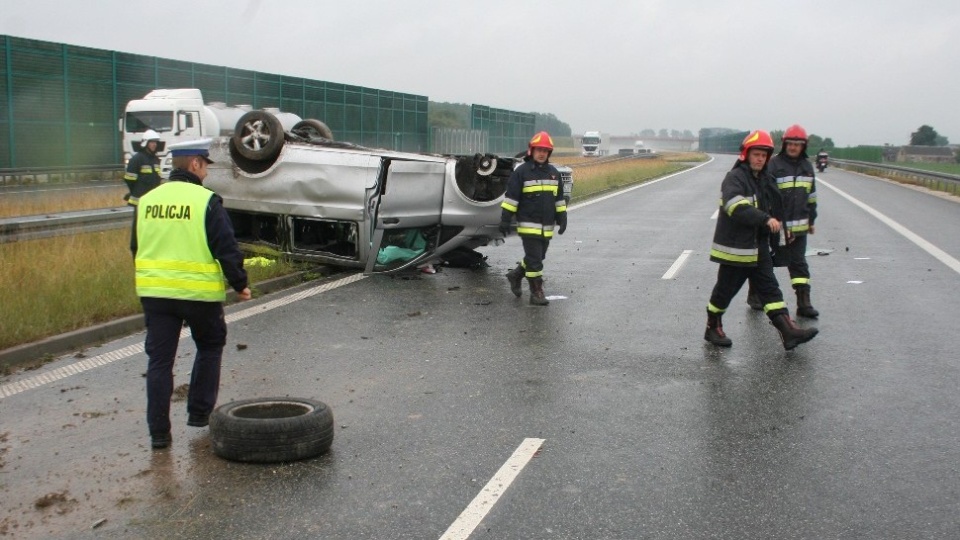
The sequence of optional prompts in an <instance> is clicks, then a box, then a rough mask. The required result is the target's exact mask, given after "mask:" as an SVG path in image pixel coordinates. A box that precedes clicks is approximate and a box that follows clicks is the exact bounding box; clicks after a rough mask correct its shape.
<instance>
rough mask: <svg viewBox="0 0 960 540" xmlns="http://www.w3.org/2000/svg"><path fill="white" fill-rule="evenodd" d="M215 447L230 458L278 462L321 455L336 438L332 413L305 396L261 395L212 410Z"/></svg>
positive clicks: (212, 434)
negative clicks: (264, 396) (279, 396)
mask: <svg viewBox="0 0 960 540" xmlns="http://www.w3.org/2000/svg"><path fill="white" fill-rule="evenodd" d="M210 438H211V440H212V441H213V452H214V453H215V454H216V455H218V456H220V457H222V458H224V459H229V460H232V461H244V462H251V463H274V462H280V461H296V460H299V459H306V458H311V457H314V456H318V455H320V454H322V453H324V452H326V451H327V450H329V449H330V445H331V444H332V443H333V412H332V411H331V410H330V408H329V407H327V405H326V404H324V403H322V402H320V401H315V400H312V399H302V398H257V399H244V400H240V401H234V402H232V403H227V404H225V405H221V406H220V407H217V409H216V410H214V411H213V414H212V415H210Z"/></svg>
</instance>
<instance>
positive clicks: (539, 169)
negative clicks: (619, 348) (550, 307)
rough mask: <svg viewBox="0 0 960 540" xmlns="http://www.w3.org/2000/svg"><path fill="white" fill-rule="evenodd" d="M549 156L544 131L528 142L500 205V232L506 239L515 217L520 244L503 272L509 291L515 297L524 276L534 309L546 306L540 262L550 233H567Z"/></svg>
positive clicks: (556, 176)
mask: <svg viewBox="0 0 960 540" xmlns="http://www.w3.org/2000/svg"><path fill="white" fill-rule="evenodd" d="M552 153H553V139H551V137H550V134H549V133H547V132H546V131H541V132H539V133H537V134H536V135H534V136H533V138H531V139H530V143H529V144H528V145H527V155H526V157H524V162H523V163H522V164H521V165H520V166H519V167H517V168H516V170H514V171H513V174H512V175H510V180H509V181H508V182H507V192H506V194H505V195H504V199H503V204H502V205H501V208H502V209H503V210H502V212H501V217H500V232H502V233H503V235H504V236H507V235H508V234H509V233H510V230H511V222H512V221H513V218H514V216H516V219H517V234H518V235H519V236H520V240H521V241H522V242H523V259H522V260H521V261H520V262H519V263H518V264H517V267H516V268H514V269H513V270H511V271H510V272H508V273H507V281H509V282H510V290H511V291H512V292H513V294H514V295H516V296H517V297H518V298H519V297H520V296H521V294H522V285H523V278H524V277H526V278H527V281H528V282H529V284H530V303H531V304H533V305H535V306H545V305H547V304H549V303H550V301H549V300H547V298H546V296H545V294H544V292H543V260H544V259H545V258H546V255H547V248H548V247H550V239H551V238H553V234H554V232H556V233H557V234H563V233H564V231H566V230H567V201H566V199H564V197H563V188H562V186H561V184H560V173H559V172H558V171H557V169H556V168H555V167H554V166H553V165H551V164H550V154H552Z"/></svg>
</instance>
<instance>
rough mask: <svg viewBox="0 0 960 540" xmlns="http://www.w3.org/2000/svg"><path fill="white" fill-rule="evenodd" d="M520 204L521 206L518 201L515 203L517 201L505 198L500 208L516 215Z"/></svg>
mask: <svg viewBox="0 0 960 540" xmlns="http://www.w3.org/2000/svg"><path fill="white" fill-rule="evenodd" d="M519 204H520V203H519V202H517V201H515V200H513V199H507V198H504V199H503V202H502V203H500V208H503V209H504V210H507V211H509V212H513V213H516V212H517V205H519Z"/></svg>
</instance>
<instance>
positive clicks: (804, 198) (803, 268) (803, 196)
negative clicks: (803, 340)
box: [767, 125, 820, 319]
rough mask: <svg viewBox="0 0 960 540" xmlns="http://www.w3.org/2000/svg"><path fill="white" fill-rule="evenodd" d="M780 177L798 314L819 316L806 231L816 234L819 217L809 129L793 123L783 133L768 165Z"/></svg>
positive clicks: (800, 315)
mask: <svg viewBox="0 0 960 540" xmlns="http://www.w3.org/2000/svg"><path fill="white" fill-rule="evenodd" d="M767 168H768V169H769V170H770V174H772V175H773V177H774V179H776V181H777V187H778V188H779V190H780V195H781V197H782V198H783V212H784V214H783V217H784V220H785V223H784V230H785V231H786V238H787V252H788V253H789V254H790V260H789V263H788V264H787V270H788V271H789V272H790V285H792V286H793V289H794V291H796V293H797V316H798V317H808V318H811V319H816V318H817V316H818V315H820V313H819V312H818V311H817V310H816V309H814V307H813V305H812V304H811V302H810V266H809V265H808V264H807V235H808V234H813V233H814V231H815V229H814V225H813V222H814V221H815V220H816V219H817V179H816V175H815V174H814V172H813V164H812V163H810V160H809V159H808V156H807V132H806V130H805V129H803V128H802V127H801V126H799V125H792V126H790V127H788V128H787V131H785V132H784V134H783V145H782V146H781V147H780V153H779V154H777V155H775V156H773V159H771V160H770V165H768V167H767Z"/></svg>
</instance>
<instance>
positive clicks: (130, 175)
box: [123, 172, 139, 182]
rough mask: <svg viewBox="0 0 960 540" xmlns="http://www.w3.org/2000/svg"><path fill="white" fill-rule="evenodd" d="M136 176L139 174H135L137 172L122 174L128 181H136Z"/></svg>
mask: <svg viewBox="0 0 960 540" xmlns="http://www.w3.org/2000/svg"><path fill="white" fill-rule="evenodd" d="M138 176H139V175H137V173H132V172H128V173H124V174H123V179H124V180H129V181H130V182H136V181H137V177H138Z"/></svg>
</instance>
